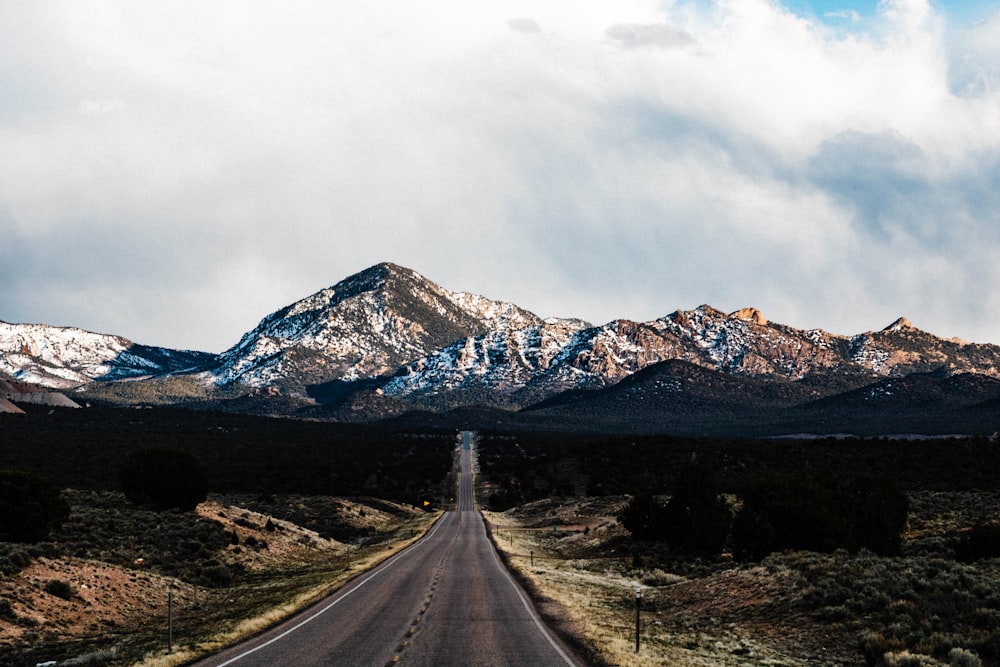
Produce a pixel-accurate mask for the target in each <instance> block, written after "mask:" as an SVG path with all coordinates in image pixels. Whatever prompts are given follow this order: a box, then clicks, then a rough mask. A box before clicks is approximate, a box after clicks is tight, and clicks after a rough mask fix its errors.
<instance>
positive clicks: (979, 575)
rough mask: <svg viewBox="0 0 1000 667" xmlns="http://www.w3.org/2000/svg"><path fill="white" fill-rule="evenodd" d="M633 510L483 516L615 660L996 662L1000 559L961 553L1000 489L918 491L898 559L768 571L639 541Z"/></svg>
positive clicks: (594, 505) (811, 556)
mask: <svg viewBox="0 0 1000 667" xmlns="http://www.w3.org/2000/svg"><path fill="white" fill-rule="evenodd" d="M623 503H624V499H622V498H609V499H591V500H588V501H581V500H570V501H556V500H552V499H549V500H544V501H539V502H537V503H532V504H530V505H525V506H522V507H518V508H514V509H511V510H508V511H507V512H504V513H494V512H484V515H485V516H486V518H487V520H488V521H489V523H490V525H491V526H492V531H493V535H494V540H495V542H496V543H497V545H498V547H499V548H500V549H501V550H502V551H504V552H505V553H506V554H507V555H508V557H507V560H508V561H509V562H510V563H511V565H512V566H513V567H514V568H515V569H516V570H517V571H518V572H519V573H520V575H521V576H522V577H523V578H524V579H526V580H528V581H529V582H530V585H531V587H533V588H534V589H536V591H538V593H539V594H540V595H541V596H542V597H544V598H548V599H550V600H553V601H555V603H556V604H557V605H558V606H559V607H560V609H561V613H563V614H566V615H568V616H569V617H570V618H571V621H572V625H574V626H575V627H577V628H579V629H580V633H581V634H582V635H583V636H584V638H585V641H586V642H588V643H589V645H590V646H591V647H592V649H593V651H594V652H595V653H596V655H597V656H598V658H599V660H600V661H603V662H605V663H606V664H609V665H679V666H687V665H692V666H699V667H717V666H723V665H726V666H729V665H733V666H735V665H739V666H740V667H743V666H751V665H759V666H764V665H770V666H777V665H784V666H786V667H799V666H802V667H805V666H806V665H809V666H820V667H824V666H829V667H841V666H846V665H864V664H869V665H878V666H881V665H887V666H890V665H899V664H914V665H915V664H918V662H919V664H921V665H934V666H938V667H944V666H948V665H952V664H962V665H965V664H968V665H974V664H979V663H978V662H977V661H978V660H981V664H984V665H990V664H1000V662H998V661H1000V629H998V628H1000V625H998V623H1000V593H998V592H997V591H1000V559H996V558H993V559H984V560H982V561H978V562H974V563H960V562H958V561H956V559H955V552H954V547H955V545H956V543H957V541H958V540H959V539H961V537H962V536H963V535H964V534H965V533H966V532H967V531H968V529H969V527H970V526H972V525H974V524H976V523H981V522H983V521H985V520H989V519H993V518H995V517H996V516H1000V494H998V493H994V492H974V491H968V492H932V491H921V492H915V493H912V494H910V504H911V509H910V516H909V522H908V526H907V529H906V532H905V533H904V543H903V554H902V555H901V556H899V557H892V558H890V557H881V556H877V555H874V554H871V553H867V552H862V553H858V554H850V553H847V552H843V551H838V552H835V553H832V554H818V553H811V552H791V553H781V554H772V555H771V556H769V557H767V558H765V559H764V560H763V561H761V562H760V563H737V562H734V561H733V560H732V559H730V558H728V557H722V558H719V559H716V560H712V561H701V560H696V559H695V560H691V559H684V558H681V557H678V556H676V555H674V554H671V553H669V552H668V551H666V550H665V549H664V548H663V547H662V546H656V545H651V544H635V543H633V542H632V541H631V539H630V537H629V536H628V535H627V533H626V531H625V530H624V529H622V528H621V527H620V526H618V525H617V524H616V523H615V521H614V519H613V517H614V516H616V515H617V513H618V511H619V509H620V508H621V507H622V505H623ZM553 525H555V526H556V529H557V530H556V531H553ZM532 554H533V556H534V559H533V562H532ZM637 585H639V586H641V590H642V594H643V600H642V612H641V630H640V645H641V646H640V651H639V653H638V654H637V653H636V652H635V603H634V595H635V587H636V586H637ZM901 656H902V657H901ZM907 656H909V657H907ZM904 658H905V659H904ZM907 660H909V662H907ZM956 661H958V662H956ZM963 661H964V662H963Z"/></svg>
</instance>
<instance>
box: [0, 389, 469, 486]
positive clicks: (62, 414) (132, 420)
mask: <svg viewBox="0 0 1000 667" xmlns="http://www.w3.org/2000/svg"><path fill="white" fill-rule="evenodd" d="M455 446H456V440H455V431H453V430H452V431H422V432H419V433H415V432H407V431H405V430H400V429H391V428H379V427H372V426H355V425H341V424H329V423H318V422H305V421H296V420H291V419H269V418H262V417H248V416H241V415H232V414H222V413H212V412H199V411H193V410H177V409H166V408H156V409H113V408H102V407H92V408H87V409H83V410H55V411H52V412H51V414H50V411H49V409H47V408H46V409H33V410H30V409H29V412H28V414H27V415H0V468H3V469H11V470H25V471H29V472H33V473H35V474H37V475H41V476H43V477H45V478H47V479H49V480H51V481H52V482H53V483H55V484H57V485H59V486H63V487H72V488H80V489H95V490H100V489H120V488H121V470H122V466H123V465H124V463H125V461H126V460H127V459H128V457H129V456H130V455H131V454H132V453H134V452H136V451H140V450H150V449H167V450H179V451H184V452H189V453H190V454H191V455H193V456H194V457H195V458H196V459H197V460H198V461H199V462H200V464H201V466H202V468H203V469H204V471H205V475H206V478H207V481H208V490H209V491H210V492H219V493H237V492H250V493H260V494H268V493H298V494H304V495H333V496H360V495H369V496H375V497H380V498H385V499H388V500H396V501H400V502H407V503H412V504H414V505H420V504H422V501H423V500H425V499H427V498H438V497H444V496H445V495H446V494H448V493H449V490H448V489H445V488H444V486H443V484H444V482H445V480H446V478H447V477H448V474H449V472H450V471H451V468H452V462H453V450H454V448H455Z"/></svg>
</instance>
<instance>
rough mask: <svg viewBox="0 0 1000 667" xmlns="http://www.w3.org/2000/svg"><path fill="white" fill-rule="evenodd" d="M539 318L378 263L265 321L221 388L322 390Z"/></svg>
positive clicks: (227, 370)
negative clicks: (326, 384)
mask: <svg viewBox="0 0 1000 667" xmlns="http://www.w3.org/2000/svg"><path fill="white" fill-rule="evenodd" d="M540 322H541V320H540V319H539V318H538V317H537V316H535V315H533V314H532V313H529V312H528V311H525V310H522V309H520V308H518V307H517V306H515V305H514V304H510V303H504V302H500V301H492V300H490V299H487V298H485V297H481V296H478V295H474V294H468V293H465V292H451V291H449V290H446V289H444V288H443V287H441V286H439V285H436V284H434V283H432V282H431V281H429V280H427V279H426V278H424V277H423V276H421V275H420V274H418V273H416V272H415V271H412V270H410V269H406V268H403V267H399V266H396V265H394V264H388V263H385V264H379V265H377V266H374V267H372V268H370V269H367V270H366V271H362V272H361V273H358V274H356V275H354V276H351V277H349V278H347V279H345V280H343V281H341V282H339V283H337V284H336V285H334V286H333V287H330V288H327V289H324V290H321V291H319V292H317V293H315V294H313V295H311V296H309V297H306V298H305V299H302V300H301V301H297V302H296V303H293V304H291V305H290V306H287V307H285V308H283V309H281V310H279V311H277V312H275V313H272V314H271V315H269V316H267V317H266V318H264V319H263V320H262V321H261V322H260V324H258V325H257V327H256V328H254V329H253V331H250V332H248V333H247V334H246V335H245V336H243V338H242V340H240V342H239V343H238V344H237V345H235V346H234V347H232V348H231V349H229V350H227V351H226V352H224V353H223V354H222V355H220V357H219V363H218V365H217V366H216V368H214V369H213V371H212V378H213V380H214V381H215V382H216V383H217V384H220V385H228V384H231V383H234V382H240V383H242V384H245V385H248V386H252V387H261V386H266V385H269V384H272V383H283V384H286V385H292V386H295V385H298V386H299V387H300V388H301V387H303V386H305V385H308V384H318V383H322V382H326V381H329V380H333V379H338V380H356V379H362V378H368V377H375V376H379V375H386V374H390V373H392V372H394V371H395V370H396V369H397V368H399V367H400V366H401V365H403V364H406V363H408V362H410V361H412V360H414V359H417V358H419V357H422V356H424V355H427V354H429V353H431V352H433V351H434V350H437V349H439V348H441V347H444V346H446V345H448V344H450V343H452V342H454V341H455V340H458V339H461V338H465V337H468V336H472V335H477V334H481V333H485V332H488V331H505V330H507V329H512V328H524V327H529V326H535V325H537V324H539V323H540Z"/></svg>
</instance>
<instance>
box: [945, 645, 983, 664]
mask: <svg viewBox="0 0 1000 667" xmlns="http://www.w3.org/2000/svg"><path fill="white" fill-rule="evenodd" d="M948 664H949V665H951V667H983V661H982V660H980V659H979V656H978V655H976V654H975V653H973V652H972V651H967V650H966V649H964V648H953V649H951V651H949V652H948Z"/></svg>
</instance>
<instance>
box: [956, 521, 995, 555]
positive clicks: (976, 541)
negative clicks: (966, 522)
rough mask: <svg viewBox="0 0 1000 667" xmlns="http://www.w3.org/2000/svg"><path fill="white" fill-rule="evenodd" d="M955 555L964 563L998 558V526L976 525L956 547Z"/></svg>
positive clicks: (988, 524) (990, 524)
mask: <svg viewBox="0 0 1000 667" xmlns="http://www.w3.org/2000/svg"><path fill="white" fill-rule="evenodd" d="M955 554H956V555H957V556H958V559H959V560H960V561H962V562H965V563H971V562H972V561H976V560H979V559H980V558H996V557H998V556H1000V524H997V523H980V524H976V525H975V526H973V527H972V530H970V531H969V532H968V534H967V535H966V536H965V537H964V538H962V540H961V541H960V542H959V543H958V544H957V545H956V547H955Z"/></svg>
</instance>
